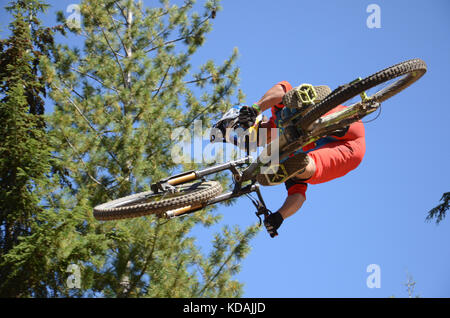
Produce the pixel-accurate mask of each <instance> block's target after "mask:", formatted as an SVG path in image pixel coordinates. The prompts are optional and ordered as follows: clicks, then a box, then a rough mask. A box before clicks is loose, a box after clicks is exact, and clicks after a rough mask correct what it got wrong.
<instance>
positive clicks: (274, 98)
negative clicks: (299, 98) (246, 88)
mask: <svg viewBox="0 0 450 318" xmlns="http://www.w3.org/2000/svg"><path fill="white" fill-rule="evenodd" d="M284 94H285V87H284V86H283V85H281V84H280V83H278V84H275V85H274V86H272V88H270V89H269V90H268V91H267V92H266V93H265V94H264V95H263V97H261V99H260V100H259V101H257V102H256V103H255V104H256V105H258V106H259V108H261V112H263V111H265V110H266V109H269V108H270V107H272V106H273V105H277V104H280V103H281V100H282V99H283V96H284Z"/></svg>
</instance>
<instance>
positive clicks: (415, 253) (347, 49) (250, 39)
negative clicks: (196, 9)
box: [0, 0, 450, 297]
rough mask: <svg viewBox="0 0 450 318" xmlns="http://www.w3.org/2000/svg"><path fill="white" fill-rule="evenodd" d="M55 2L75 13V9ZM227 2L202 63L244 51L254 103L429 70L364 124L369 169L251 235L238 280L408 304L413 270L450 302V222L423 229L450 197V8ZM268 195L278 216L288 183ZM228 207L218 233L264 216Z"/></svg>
mask: <svg viewBox="0 0 450 318" xmlns="http://www.w3.org/2000/svg"><path fill="white" fill-rule="evenodd" d="M5 2H6V1H4V0H3V1H2V5H3V4H4V3H5ZM147 2H148V1H147ZM50 3H52V4H53V6H54V9H56V10H63V11H65V9H66V7H67V6H68V5H69V4H71V3H77V2H76V1H73V0H72V1H50ZM150 3H153V2H150ZM373 3H374V4H377V5H378V6H379V7H380V9H381V28H375V29H369V28H368V27H367V25H366V19H367V18H368V16H369V15H370V13H367V12H366V8H367V7H368V5H370V4H373ZM222 6H223V11H220V12H218V14H217V17H216V19H215V20H214V21H213V22H214V25H213V31H212V32H211V33H210V34H209V37H208V38H207V41H206V42H205V45H204V47H202V48H201V49H199V51H198V52H197V54H196V56H195V58H194V60H193V65H198V64H200V63H202V62H204V61H205V60H207V59H213V60H215V61H216V62H217V63H221V62H223V61H224V60H225V59H226V58H227V57H228V56H229V55H230V54H231V52H232V49H233V48H234V47H237V48H238V49H239V52H240V57H239V60H238V62H237V63H238V65H239V66H240V71H241V73H240V74H241V75H240V78H241V82H240V88H241V89H242V90H243V91H244V93H245V94H246V96H247V98H246V101H247V102H248V103H252V102H254V101H256V100H258V99H259V98H260V97H261V96H262V94H263V93H264V92H265V91H266V90H267V89H269V88H270V87H271V86H272V85H273V84H275V83H277V82H278V81H281V80H287V81H289V82H291V84H293V85H294V86H295V85H298V84H301V83H305V82H306V83H311V84H314V85H320V84H326V85H329V86H330V87H331V88H332V89H333V88H335V87H336V86H338V85H341V84H344V83H346V82H349V81H351V80H353V79H355V78H356V77H358V76H361V77H365V76H367V75H370V74H372V73H374V72H376V71H378V70H380V69H382V68H385V67H387V66H390V65H392V64H395V63H398V62H401V61H403V60H407V59H410V58H415V57H419V58H422V59H423V60H425V62H426V63H427V65H428V72H427V73H426V74H425V76H424V77H423V78H422V79H420V80H419V81H418V82H417V83H415V84H414V85H413V86H411V87H410V88H408V89H407V90H405V91H404V92H402V93H401V94H399V95H397V96H395V97H393V98H392V99H390V100H388V101H387V102H385V104H384V105H383V110H382V113H381V116H380V117H379V118H378V119H377V120H376V121H374V122H371V123H368V124H366V125H365V129H366V154H365V157H364V160H363V162H362V163H361V165H360V166H359V167H358V168H357V169H356V170H354V171H352V172H350V173H349V174H348V175H346V176H344V177H343V178H340V179H337V180H333V181H331V182H328V183H326V184H319V185H312V186H309V188H308V191H307V201H306V203H305V205H304V206H303V208H302V209H301V210H300V211H299V212H297V213H296V214H295V215H294V216H292V217H291V218H289V219H287V220H286V221H285V222H284V224H283V225H282V227H281V228H280V230H279V233H280V235H279V236H278V237H277V238H275V239H271V238H270V237H269V236H268V235H267V234H266V232H264V231H261V232H260V233H259V234H258V236H257V237H256V238H255V239H254V240H253V242H252V251H251V252H250V254H249V256H248V257H247V258H246V259H244V261H243V262H242V271H241V272H240V273H239V274H238V275H237V279H238V280H239V281H241V282H243V283H244V284H245V288H244V290H245V292H244V297H389V296H392V295H395V296H397V297H406V296H407V293H406V288H405V286H404V285H403V284H404V283H405V282H406V279H407V273H410V274H411V275H412V276H413V278H414V280H415V281H416V289H415V291H416V293H417V294H419V295H420V296H422V297H450V273H449V272H448V269H449V268H450V253H449V249H448V242H449V241H450V231H449V230H450V219H448V218H447V219H444V221H443V222H442V223H441V224H440V225H439V226H436V225H435V224H434V223H427V222H425V217H426V215H427V212H428V211H429V210H430V209H431V208H432V207H434V206H436V205H437V204H438V203H439V199H440V198H441V195H442V193H443V192H447V191H449V179H450V171H449V166H448V163H449V162H450V153H449V148H448V138H449V130H450V128H449V124H448V123H449V118H450V109H449V105H448V101H447V98H446V97H445V95H444V94H445V93H446V92H447V91H448V86H449V84H450V83H449V82H450V81H449V77H448V76H449V74H450V60H449V56H450V41H449V35H450V19H448V12H450V2H448V1H447V0H442V1H438V0H434V1H428V2H424V1H406V0H397V1H378V0H372V1H362V0H359V1H357V0H347V1H337V0H329V1H299V0H286V1H269V0H247V1H236V0H225V1H222ZM0 12H1V13H0V16H1V17H2V19H1V21H2V22H1V24H0V26H1V28H2V29H3V30H4V29H5V28H6V24H5V21H6V19H5V12H4V10H3V9H2V11H0ZM53 19H54V18H53V17H50V16H49V17H48V21H54V20H53ZM262 192H263V196H264V198H265V201H266V203H267V204H268V206H269V208H270V209H271V210H273V211H276V210H277V209H278V208H279V207H280V206H281V204H282V203H283V201H284V198H285V196H286V191H285V188H284V186H283V185H280V186H276V187H267V188H263V189H262ZM218 212H220V213H223V214H224V218H223V221H222V222H221V224H220V226H223V225H226V224H227V225H230V226H232V225H234V224H238V225H240V226H241V227H245V226H248V225H250V224H253V223H254V222H255V221H256V218H255V216H254V213H253V212H254V208H253V206H252V204H251V202H250V201H248V200H247V199H245V198H241V199H239V200H237V202H236V204H235V205H233V206H231V207H220V208H219V209H218ZM216 229H217V228H213V229H208V230H204V229H198V230H196V232H198V237H199V240H204V241H209V240H211V239H212V236H211V233H212V232H213V231H215V230H216ZM205 248H206V247H205ZM370 264H377V265H379V266H380V269H381V288H373V289H370V288H368V287H367V285H366V279H367V277H368V276H369V274H370V273H367V272H366V268H367V266H368V265H370Z"/></svg>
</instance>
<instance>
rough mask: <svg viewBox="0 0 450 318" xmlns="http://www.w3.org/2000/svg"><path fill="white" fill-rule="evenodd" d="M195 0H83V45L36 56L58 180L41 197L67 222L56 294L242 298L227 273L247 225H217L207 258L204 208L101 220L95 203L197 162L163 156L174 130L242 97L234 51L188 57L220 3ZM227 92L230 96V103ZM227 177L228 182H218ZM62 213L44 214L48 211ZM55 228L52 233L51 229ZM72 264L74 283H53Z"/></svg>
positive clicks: (234, 267) (241, 253)
mask: <svg viewBox="0 0 450 318" xmlns="http://www.w3.org/2000/svg"><path fill="white" fill-rule="evenodd" d="M193 6H194V1H191V0H187V1H185V2H184V4H183V5H182V6H176V5H170V4H169V1H165V0H163V1H161V6H160V7H155V8H145V7H144V6H143V4H142V3H141V2H135V1H131V0H122V1H117V0H116V1H112V0H105V1H92V0H91V1H89V0H87V1H83V2H82V4H81V6H80V12H81V16H82V18H83V19H82V22H83V23H82V25H80V27H79V28H78V27H76V26H74V25H73V24H70V25H69V24H68V27H69V28H70V31H71V32H72V33H71V34H72V35H70V36H71V37H74V36H75V35H74V34H77V35H78V36H79V37H81V38H82V39H83V44H84V46H83V47H82V48H78V47H70V46H69V45H59V46H58V47H57V51H56V53H55V56H57V62H56V63H55V64H53V63H51V61H50V60H44V61H43V62H42V63H41V64H42V65H43V66H44V69H45V71H44V73H45V77H46V79H47V80H48V83H49V85H51V88H52V91H51V98H52V99H53V101H54V103H55V109H54V112H53V114H52V115H51V117H50V118H49V130H50V133H51V136H52V138H51V140H52V145H53V147H54V149H55V151H54V153H53V155H54V156H55V157H56V158H58V162H56V163H55V167H56V168H55V170H57V171H59V172H60V175H61V176H64V179H63V180H64V184H65V186H64V187H62V188H61V191H56V192H52V196H51V197H50V198H48V199H46V201H47V202H50V203H51V202H58V204H56V205H55V204H53V205H51V209H49V211H53V210H52V209H59V210H61V211H70V212H67V213H66V212H64V213H65V216H66V217H67V218H68V220H66V221H65V222H64V223H63V225H62V226H63V227H65V230H64V231H63V232H62V233H64V234H65V235H66V237H61V232H58V233H57V234H56V233H55V235H58V236H59V237H61V242H60V245H61V246H60V247H59V248H58V249H56V250H55V257H54V258H52V260H53V262H55V263H56V264H59V267H58V268H57V269H55V270H56V273H57V274H56V275H57V276H58V277H60V278H59V280H58V281H55V282H54V283H55V284H56V285H57V286H55V288H52V290H53V291H55V292H54V294H55V295H57V296H58V295H59V296H60V295H72V296H95V295H102V296H106V297H143V296H149V297H226V296H230V297H231V296H240V295H242V285H241V284H240V283H239V282H237V281H236V280H233V275H234V274H236V273H237V271H238V270H239V263H240V260H241V259H242V258H243V257H245V255H246V254H247V253H248V251H249V241H250V239H251V238H252V237H254V236H255V234H256V233H257V228H256V227H255V226H250V227H249V228H247V229H246V230H244V231H242V230H240V229H239V228H238V227H235V228H234V229H233V230H231V229H230V228H229V227H227V226H225V227H224V228H223V230H222V231H221V233H217V234H216V235H215V238H214V240H213V242H212V247H211V252H210V253H209V254H208V255H204V254H203V253H202V251H201V250H200V248H199V247H198V246H197V244H196V241H195V238H194V237H192V236H191V230H192V229H193V227H194V226H196V225H204V226H210V225H212V224H217V223H218V222H219V220H220V215H217V214H214V213H210V212H209V211H201V212H197V213H196V214H194V215H192V216H190V217H187V218H183V219H180V220H178V219H174V220H170V221H167V220H162V219H158V218H156V217H153V216H148V217H141V218H137V219H132V220H123V221H116V222H105V223H101V222H98V221H96V220H95V219H94V218H93V216H92V208H93V207H94V206H95V205H97V204H99V203H102V202H105V201H107V200H111V199H114V198H117V197H121V196H124V195H128V194H130V193H135V192H139V191H145V190H148V188H149V184H150V182H151V181H156V180H158V179H160V178H162V177H165V176H167V175H169V174H171V173H173V172H175V171H179V170H184V169H195V168H198V167H199V164H195V163H185V164H181V165H180V164H177V163H174V162H173V161H172V160H171V146H172V145H173V143H174V141H173V140H172V139H171V132H172V131H173V130H174V129H175V128H176V127H186V128H189V129H190V128H191V126H192V124H193V122H194V120H197V119H199V120H202V123H203V126H204V127H206V126H208V124H209V123H210V121H211V119H214V118H217V116H218V115H219V114H220V113H221V112H223V111H224V110H226V109H228V108H229V107H231V105H232V104H233V103H239V102H241V100H242V94H241V93H240V92H236V86H237V84H238V73H239V70H238V68H236V67H235V66H234V62H235V60H236V58H237V51H236V50H235V51H234V52H233V53H232V55H231V56H230V58H229V59H227V60H226V61H225V62H224V63H223V64H222V65H215V63H214V62H213V61H212V60H209V61H206V63H205V64H204V65H202V66H201V67H200V68H199V70H198V71H196V72H194V71H192V70H191V65H190V60H191V58H192V56H193V54H194V53H195V52H196V51H197V49H198V48H199V47H200V46H201V45H202V44H203V43H204V41H205V37H206V34H207V33H208V32H209V31H210V30H211V19H212V18H213V16H215V15H216V11H218V10H219V9H220V7H219V5H218V3H217V2H212V1H207V2H206V3H205V4H204V13H203V14H202V15H200V14H197V13H195V12H193ZM233 99H234V102H233ZM221 181H223V182H225V181H226V179H225V177H222V178H221ZM61 211H60V212H59V214H55V213H51V212H48V214H49V215H51V216H52V218H53V219H54V218H57V217H59V216H58V215H60V214H61V213H63V212H61ZM52 231H53V229H52ZM69 262H76V263H77V264H78V265H79V266H80V267H81V276H82V277H81V278H82V279H81V281H82V286H81V288H80V289H79V290H76V291H68V290H67V288H66V289H64V286H62V285H64V284H62V283H61V281H62V279H61V278H62V277H64V275H63V274H64V271H65V270H66V268H67V265H68V264H70V263H69Z"/></svg>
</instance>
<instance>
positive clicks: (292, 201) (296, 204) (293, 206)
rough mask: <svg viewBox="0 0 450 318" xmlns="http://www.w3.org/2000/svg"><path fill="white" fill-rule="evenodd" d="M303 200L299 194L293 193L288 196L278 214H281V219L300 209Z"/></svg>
mask: <svg viewBox="0 0 450 318" xmlns="http://www.w3.org/2000/svg"><path fill="white" fill-rule="evenodd" d="M305 200H306V199H305V197H304V196H303V195H302V194H301V193H293V194H291V195H288V197H287V198H286V201H284V204H283V205H282V206H281V208H280V209H279V210H278V212H279V213H280V214H281V216H282V217H283V219H286V218H287V217H290V216H291V215H293V214H294V213H295V212H297V211H298V210H299V209H300V208H301V207H302V205H303V203H304V202H305Z"/></svg>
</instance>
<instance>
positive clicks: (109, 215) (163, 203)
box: [94, 181, 222, 221]
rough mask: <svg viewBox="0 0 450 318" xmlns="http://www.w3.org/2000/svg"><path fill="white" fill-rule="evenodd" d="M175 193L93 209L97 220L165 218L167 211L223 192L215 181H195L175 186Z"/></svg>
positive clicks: (140, 195)
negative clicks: (151, 216)
mask: <svg viewBox="0 0 450 318" xmlns="http://www.w3.org/2000/svg"><path fill="white" fill-rule="evenodd" d="M176 189H177V192H175V193H169V192H159V193H154V192H153V191H146V192H141V193H136V194H133V195H129V196H126V197H123V198H119V199H117V200H113V201H110V202H106V203H103V204H101V205H98V206H96V207H95V208H94V217H95V218H96V219H97V220H101V221H107V220H118V219H126V218H134V217H139V216H143V215H148V214H156V215H158V216H160V217H165V213H164V212H166V211H170V210H174V209H178V208H183V207H188V206H191V207H198V206H202V205H203V203H205V202H207V201H208V200H209V199H211V198H213V197H215V196H217V195H219V194H220V193H221V192H222V186H221V185H220V183H219V182H217V181H205V182H195V183H188V184H181V185H178V186H176Z"/></svg>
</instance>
